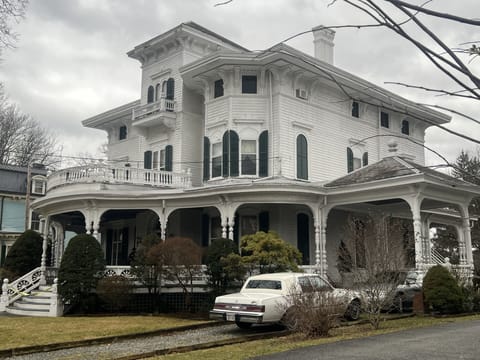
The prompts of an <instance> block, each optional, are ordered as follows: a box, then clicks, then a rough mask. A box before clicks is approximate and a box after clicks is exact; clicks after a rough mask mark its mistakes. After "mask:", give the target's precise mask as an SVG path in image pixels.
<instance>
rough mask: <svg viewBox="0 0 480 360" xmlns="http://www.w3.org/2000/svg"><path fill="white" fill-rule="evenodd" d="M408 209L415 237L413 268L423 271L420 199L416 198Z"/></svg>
mask: <svg viewBox="0 0 480 360" xmlns="http://www.w3.org/2000/svg"><path fill="white" fill-rule="evenodd" d="M409 205H410V209H411V211H412V218H413V232H414V236H415V268H416V269H417V270H422V271H423V261H422V260H423V254H422V243H423V227H422V219H421V215H420V206H421V199H420V198H419V197H418V196H416V197H414V198H413V200H412V201H411V202H409Z"/></svg>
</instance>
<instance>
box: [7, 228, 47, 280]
mask: <svg viewBox="0 0 480 360" xmlns="http://www.w3.org/2000/svg"><path fill="white" fill-rule="evenodd" d="M42 243H43V238H42V236H41V235H40V234H39V233H38V232H36V231H34V230H27V231H25V232H24V233H23V234H22V235H20V236H19V237H18V239H17V240H16V241H15V242H14V243H13V245H12V247H11V248H10V250H9V251H8V254H7V257H6V258H5V264H4V268H5V270H7V271H8V272H10V273H12V274H13V275H14V277H18V276H22V275H25V274H27V273H29V272H30V271H32V270H33V269H35V268H37V267H39V266H40V263H41V260H42ZM9 280H13V279H9Z"/></svg>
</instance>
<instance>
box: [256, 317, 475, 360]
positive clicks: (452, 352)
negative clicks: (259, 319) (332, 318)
mask: <svg viewBox="0 0 480 360" xmlns="http://www.w3.org/2000/svg"><path fill="white" fill-rule="evenodd" d="M256 359H262V360H267V359H268V360H287V359H292V360H314V359H321V360H333V359H334V360H386V359H388V360H479V359H480V320H475V321H460V322H455V323H449V324H443V325H438V326H434V327H428V328H421V329H413V330H406V331H401V332H396V333H391V334H385V335H377V336H371V337H366V338H361V339H356V340H345V341H339V342H336V343H331V344H324V345H317V346H311V347H306V348H301V349H297V350H292V351H286V352H283V353H277V354H273V355H268V356H263V357H258V358H256Z"/></svg>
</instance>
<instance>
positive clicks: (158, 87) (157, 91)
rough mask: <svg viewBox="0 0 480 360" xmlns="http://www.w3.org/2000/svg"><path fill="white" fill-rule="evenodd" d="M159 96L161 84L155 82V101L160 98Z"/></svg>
mask: <svg viewBox="0 0 480 360" xmlns="http://www.w3.org/2000/svg"><path fill="white" fill-rule="evenodd" d="M161 97H162V85H160V84H157V85H156V86H155V101H158V100H160V98H161Z"/></svg>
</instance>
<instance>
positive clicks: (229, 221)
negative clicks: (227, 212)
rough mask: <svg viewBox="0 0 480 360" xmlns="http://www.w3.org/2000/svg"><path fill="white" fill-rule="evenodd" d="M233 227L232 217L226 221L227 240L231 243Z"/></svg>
mask: <svg viewBox="0 0 480 360" xmlns="http://www.w3.org/2000/svg"><path fill="white" fill-rule="evenodd" d="M234 226H235V220H234V218H233V217H230V218H229V219H228V238H229V239H230V240H232V241H233V227H234Z"/></svg>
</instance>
